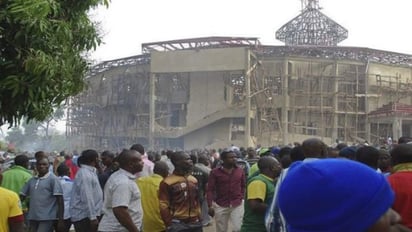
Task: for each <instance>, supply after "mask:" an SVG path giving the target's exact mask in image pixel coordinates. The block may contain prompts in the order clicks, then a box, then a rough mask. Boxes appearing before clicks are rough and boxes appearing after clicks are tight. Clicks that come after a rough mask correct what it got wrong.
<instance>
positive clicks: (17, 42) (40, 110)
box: [0, 0, 109, 126]
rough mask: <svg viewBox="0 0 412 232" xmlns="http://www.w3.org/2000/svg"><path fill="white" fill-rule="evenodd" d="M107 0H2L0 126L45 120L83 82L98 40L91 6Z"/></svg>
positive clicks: (106, 2) (74, 93) (77, 90)
mask: <svg viewBox="0 0 412 232" xmlns="http://www.w3.org/2000/svg"><path fill="white" fill-rule="evenodd" d="M108 2H109V0H0V125H3V124H5V123H10V124H11V125H12V126H13V125H14V126H15V125H18V123H19V122H20V120H21V119H22V118H23V117H24V118H25V119H27V120H28V121H32V120H36V121H43V120H45V119H46V118H47V117H49V116H50V115H51V114H52V113H53V109H54V108H56V107H58V106H60V104H61V103H62V102H63V101H64V100H65V99H67V98H68V97H70V96H73V95H76V94H78V93H79V92H81V91H82V90H83V89H84V87H85V81H84V77H85V74H86V72H87V70H88V63H87V60H86V58H85V54H86V53H87V52H88V51H90V50H92V49H95V48H96V46H98V45H99V44H100V42H101V35H100V34H99V32H98V30H97V27H96V24H95V23H93V22H92V21H90V19H89V17H88V15H87V13H88V11H89V10H91V9H93V8H96V7H97V6H99V5H101V4H104V5H106V7H107V6H108Z"/></svg>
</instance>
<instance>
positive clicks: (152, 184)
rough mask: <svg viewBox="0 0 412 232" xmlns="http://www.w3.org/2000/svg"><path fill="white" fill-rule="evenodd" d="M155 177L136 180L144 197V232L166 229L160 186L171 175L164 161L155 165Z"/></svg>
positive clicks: (157, 231) (158, 231)
mask: <svg viewBox="0 0 412 232" xmlns="http://www.w3.org/2000/svg"><path fill="white" fill-rule="evenodd" d="M153 173H154V174H153V175H151V176H146V177H140V178H139V179H137V180H136V183H137V185H138V186H139V189H140V194H141V196H142V208H143V231H151V232H160V231H165V230H166V227H165V225H164V223H163V220H162V218H161V217H160V208H159V185H160V182H161V181H162V180H163V178H165V177H167V176H168V175H169V168H168V166H167V164H166V163H165V162H163V161H158V162H156V163H155V165H154V168H153Z"/></svg>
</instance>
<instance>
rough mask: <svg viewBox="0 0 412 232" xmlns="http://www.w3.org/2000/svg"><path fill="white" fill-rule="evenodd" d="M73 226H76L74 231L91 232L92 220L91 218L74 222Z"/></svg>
mask: <svg viewBox="0 0 412 232" xmlns="http://www.w3.org/2000/svg"><path fill="white" fill-rule="evenodd" d="M73 225H74V230H75V231H76V232H89V231H91V228H90V219H89V218H83V219H82V220H80V221H77V222H73Z"/></svg>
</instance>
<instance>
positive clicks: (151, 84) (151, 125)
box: [149, 73, 156, 151]
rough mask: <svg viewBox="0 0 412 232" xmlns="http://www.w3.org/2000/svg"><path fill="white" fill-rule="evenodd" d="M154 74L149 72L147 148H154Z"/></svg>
mask: <svg viewBox="0 0 412 232" xmlns="http://www.w3.org/2000/svg"><path fill="white" fill-rule="evenodd" d="M155 80H156V74H155V73H151V74H150V76H149V150H152V151H153V150H154V142H155V141H154V132H155V117H156V91H155Z"/></svg>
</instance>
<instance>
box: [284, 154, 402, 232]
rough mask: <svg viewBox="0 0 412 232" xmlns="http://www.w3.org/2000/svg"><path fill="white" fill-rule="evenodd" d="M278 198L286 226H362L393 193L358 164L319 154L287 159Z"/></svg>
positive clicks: (328, 231)
mask: <svg viewBox="0 0 412 232" xmlns="http://www.w3.org/2000/svg"><path fill="white" fill-rule="evenodd" d="M278 199H279V208H280V210H281V212H282V213H283V215H284V217H285V220H286V222H287V223H288V225H289V230H290V232H349V231H350V232H364V231H366V230H367V229H368V228H369V227H370V226H372V225H373V224H375V222H376V221H378V220H379V218H380V217H381V216H382V215H383V214H384V213H385V212H386V211H387V210H388V209H389V208H390V207H391V206H392V203H393V201H394V193H393V191H392V190H391V188H390V186H389V184H388V182H387V180H386V179H385V177H384V176H383V175H382V174H379V173H377V172H376V171H375V170H373V169H371V168H370V167H368V166H366V165H364V164H361V163H359V162H355V161H351V160H346V159H323V160H316V161H308V162H302V161H299V162H296V163H295V164H293V165H292V166H291V167H290V168H289V171H288V172H287V175H286V177H285V179H284V181H283V182H282V183H281V185H280V187H279V198H278Z"/></svg>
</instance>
